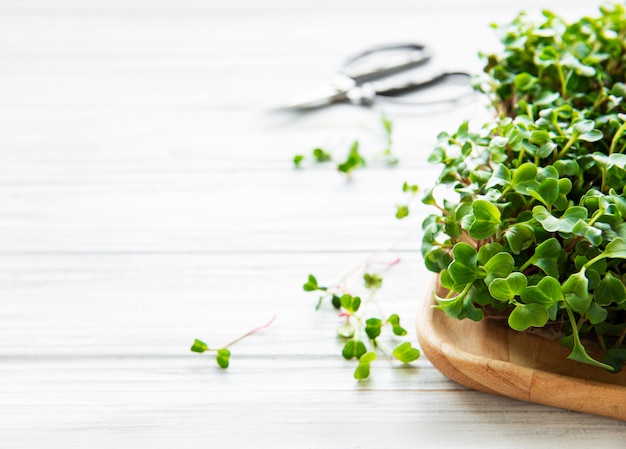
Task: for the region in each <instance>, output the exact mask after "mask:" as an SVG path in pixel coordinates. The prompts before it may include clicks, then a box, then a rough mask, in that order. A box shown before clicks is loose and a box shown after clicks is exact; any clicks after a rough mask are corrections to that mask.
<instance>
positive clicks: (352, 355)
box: [341, 340, 367, 360]
mask: <svg viewBox="0 0 626 449" xmlns="http://www.w3.org/2000/svg"><path fill="white" fill-rule="evenodd" d="M366 352H367V348H366V347H365V343H363V342H362V341H361V340H348V341H347V342H346V344H345V345H344V346H343V350H342V351H341V355H342V356H343V358H344V359H347V360H350V359H359V358H361V356H362V355H363V354H365V353H366Z"/></svg>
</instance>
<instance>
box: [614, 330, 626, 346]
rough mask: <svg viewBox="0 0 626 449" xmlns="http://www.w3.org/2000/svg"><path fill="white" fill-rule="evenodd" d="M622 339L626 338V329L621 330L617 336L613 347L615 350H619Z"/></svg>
mask: <svg viewBox="0 0 626 449" xmlns="http://www.w3.org/2000/svg"><path fill="white" fill-rule="evenodd" d="M624 338H626V328H624V329H622V332H621V333H620V334H619V337H618V339H617V340H616V341H615V344H614V345H613V346H614V347H615V348H619V347H620V346H622V343H624Z"/></svg>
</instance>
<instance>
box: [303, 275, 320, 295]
mask: <svg viewBox="0 0 626 449" xmlns="http://www.w3.org/2000/svg"><path fill="white" fill-rule="evenodd" d="M302 289H303V290H304V291H305V292H312V291H315V290H317V289H318V285H317V279H315V276H313V275H312V274H309V279H308V280H307V282H306V283H305V284H304V285H303V286H302Z"/></svg>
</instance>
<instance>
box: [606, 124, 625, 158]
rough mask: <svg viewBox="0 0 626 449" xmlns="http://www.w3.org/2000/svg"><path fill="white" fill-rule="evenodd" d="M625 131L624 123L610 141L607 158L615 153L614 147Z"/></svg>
mask: <svg viewBox="0 0 626 449" xmlns="http://www.w3.org/2000/svg"><path fill="white" fill-rule="evenodd" d="M624 131H626V122H624V123H622V126H620V127H619V129H618V130H617V132H616V133H615V135H614V136H613V139H612V140H611V147H610V148H609V156H610V155H611V154H612V153H613V152H614V151H615V147H616V146H617V142H618V141H619V139H621V137H622V134H624Z"/></svg>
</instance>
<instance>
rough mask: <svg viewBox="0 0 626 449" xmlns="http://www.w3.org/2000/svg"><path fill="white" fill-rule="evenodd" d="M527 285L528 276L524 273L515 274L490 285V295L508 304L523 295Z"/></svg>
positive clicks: (495, 280)
mask: <svg viewBox="0 0 626 449" xmlns="http://www.w3.org/2000/svg"><path fill="white" fill-rule="evenodd" d="M527 285H528V280H527V279H526V276H524V274H523V273H519V272H514V273H511V274H510V275H508V276H507V277H506V278H498V279H494V280H493V282H491V284H489V293H491V296H493V297H494V298H496V299H499V300H500V301H505V302H508V301H510V300H512V299H513V298H514V297H515V296H518V295H521V294H522V292H523V291H524V289H525V288H526V286H527Z"/></svg>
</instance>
